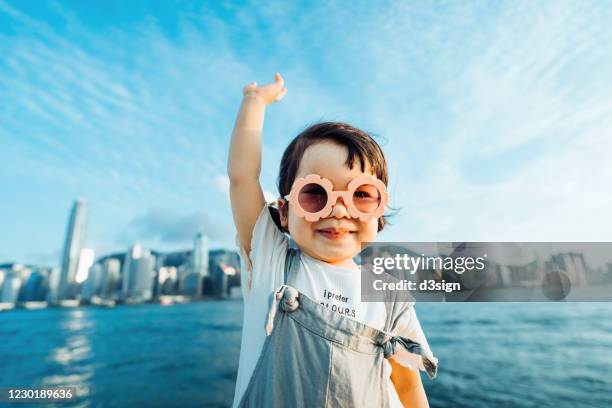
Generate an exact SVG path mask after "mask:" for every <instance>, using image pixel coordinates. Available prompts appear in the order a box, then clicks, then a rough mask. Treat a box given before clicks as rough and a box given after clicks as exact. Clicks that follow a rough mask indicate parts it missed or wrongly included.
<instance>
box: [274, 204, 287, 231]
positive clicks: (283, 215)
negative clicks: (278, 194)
mask: <svg viewBox="0 0 612 408" xmlns="http://www.w3.org/2000/svg"><path fill="white" fill-rule="evenodd" d="M276 204H277V206H278V214H279V215H280V222H281V226H282V227H283V228H285V229H287V228H289V222H288V220H287V210H288V206H289V203H288V202H287V201H286V200H285V199H283V198H279V199H278V200H277V201H276Z"/></svg>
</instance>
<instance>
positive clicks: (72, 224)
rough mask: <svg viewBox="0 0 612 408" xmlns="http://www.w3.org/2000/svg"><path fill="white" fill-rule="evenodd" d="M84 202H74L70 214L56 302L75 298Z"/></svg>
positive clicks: (82, 231)
mask: <svg viewBox="0 0 612 408" xmlns="http://www.w3.org/2000/svg"><path fill="white" fill-rule="evenodd" d="M85 209H86V203H85V200H83V199H81V198H79V199H77V200H76V201H75V203H74V205H73V206H72V211H71V212H70V219H69V220H68V228H67V230H66V241H65V243H64V253H63V255H62V268H61V272H60V276H59V283H58V286H57V296H56V297H54V298H55V299H57V300H63V299H71V298H74V297H75V293H74V287H75V276H76V272H77V267H78V264H79V256H80V254H81V249H82V247H83V241H84V240H85Z"/></svg>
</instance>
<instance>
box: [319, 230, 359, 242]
mask: <svg viewBox="0 0 612 408" xmlns="http://www.w3.org/2000/svg"><path fill="white" fill-rule="evenodd" d="M317 232H318V233H320V234H321V235H323V236H324V237H325V238H327V239H331V240H334V241H338V240H341V239H344V238H346V237H348V236H349V235H350V234H351V233H352V231H337V232H336V231H330V230H317Z"/></svg>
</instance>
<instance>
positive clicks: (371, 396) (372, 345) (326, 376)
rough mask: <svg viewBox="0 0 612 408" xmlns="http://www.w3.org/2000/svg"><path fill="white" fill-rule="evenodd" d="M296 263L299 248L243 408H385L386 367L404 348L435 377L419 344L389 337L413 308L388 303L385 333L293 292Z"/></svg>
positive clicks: (274, 303)
mask: <svg viewBox="0 0 612 408" xmlns="http://www.w3.org/2000/svg"><path fill="white" fill-rule="evenodd" d="M299 262H300V253H299V250H297V249H294V248H289V249H288V253H287V259H286V262H285V285H282V286H281V287H280V288H279V289H278V290H276V291H275V292H274V293H273V294H272V296H273V298H272V299H271V304H270V311H269V313H268V320H267V322H266V333H267V334H268V336H267V337H266V340H265V342H264V345H263V349H262V351H261V355H260V357H259V360H258V361H257V364H256V366H255V369H254V371H253V374H252V376H251V379H250V381H249V384H248V386H247V388H246V390H245V392H244V395H243V396H242V399H241V400H240V403H239V405H238V406H240V407H285V406H305V407H388V406H389V399H388V394H387V392H388V381H389V379H388V377H387V378H385V375H384V370H383V363H384V359H385V358H389V357H391V356H392V355H393V354H395V351H396V350H397V348H398V347H400V346H401V347H404V348H405V349H406V350H408V351H409V352H411V353H414V354H418V355H421V356H422V358H423V364H424V367H425V369H426V372H427V375H428V377H429V378H430V379H433V378H435V376H436V372H437V365H436V364H435V363H434V362H433V361H431V360H430V359H428V358H427V357H426V356H425V354H424V350H423V349H422V347H421V346H420V344H419V343H417V342H414V341H412V340H410V339H407V338H405V337H401V336H392V335H390V334H388V333H389V332H390V331H392V330H393V328H394V327H395V323H396V322H397V319H398V318H399V316H400V315H401V314H402V313H403V312H404V311H405V310H406V308H407V307H408V304H406V303H402V302H385V304H386V306H387V320H386V323H385V331H380V330H377V329H375V328H373V327H370V326H367V325H366V324H363V323H361V322H358V321H356V320H353V319H351V318H348V317H346V316H343V315H340V314H338V313H336V312H334V311H332V310H330V309H328V308H326V307H325V306H323V305H321V304H319V303H318V302H316V301H314V300H312V299H310V298H309V297H307V296H306V295H304V294H303V293H300V292H298V291H297V290H296V289H295V288H294V287H292V286H290V285H289V284H290V283H292V282H293V276H294V275H295V273H296V271H297V269H298V268H299ZM277 309H279V310H280V313H276V312H277Z"/></svg>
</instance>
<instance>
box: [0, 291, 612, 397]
mask: <svg viewBox="0 0 612 408" xmlns="http://www.w3.org/2000/svg"><path fill="white" fill-rule="evenodd" d="M416 307H417V313H418V315H419V319H420V321H421V325H422V326H423V329H424V331H425V333H426V335H427V336H428V339H429V342H430V346H431V348H432V350H433V351H434V353H435V354H436V356H437V357H438V358H439V360H440V369H439V374H438V378H437V379H435V380H433V381H430V380H428V379H427V378H426V376H423V382H424V384H425V387H426V390H427V394H428V397H429V401H430V405H431V406H432V407H471V408H474V407H602V408H603V407H611V406H612V304H609V303H419V304H417V306H416ZM241 320H242V302H241V301H240V300H230V301H210V302H198V303H189V304H176V305H172V306H166V307H165V306H162V305H155V304H144V305H125V306H121V307H116V308H98V307H78V308H72V309H41V310H13V311H10V312H5V313H1V314H0V387H16V388H19V387H36V386H77V387H78V397H77V399H76V400H75V401H74V402H72V403H56V404H47V405H44V404H36V406H57V407H68V406H72V407H77V406H78V407H145V406H146V407H227V406H229V405H230V404H231V402H232V398H233V393H234V380H235V376H236V371H237V365H238V354H239V348H240V334H241ZM7 405H8V404H7ZM26 405H27V404H13V405H12V406H15V407H25V406H26ZM8 406H11V405H8Z"/></svg>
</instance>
